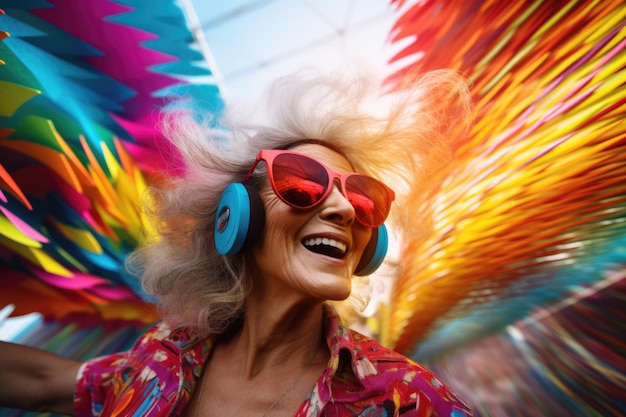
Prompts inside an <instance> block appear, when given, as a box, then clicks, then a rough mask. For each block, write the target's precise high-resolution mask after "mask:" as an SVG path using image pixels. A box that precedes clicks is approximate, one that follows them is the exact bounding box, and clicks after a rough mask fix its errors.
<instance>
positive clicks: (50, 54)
mask: <svg viewBox="0 0 626 417" xmlns="http://www.w3.org/2000/svg"><path fill="white" fill-rule="evenodd" d="M1 8H2V10H0V60H1V61H0V64H1V65H0V97H2V99H1V100H0V259H1V260H2V263H1V264H0V285H1V286H2V291H1V292H0V307H3V306H5V305H8V304H15V311H14V314H15V315H22V314H26V313H30V312H32V311H36V312H39V313H41V314H42V317H43V320H41V321H40V322H35V323H34V324H33V325H32V326H31V327H30V328H29V329H28V331H27V332H26V333H25V334H23V335H21V336H20V338H19V340H18V341H21V342H23V343H27V344H34V345H38V346H41V347H45V348H49V349H50V350H54V351H57V352H58V353H62V354H66V355H68V356H74V357H93V356H94V355H95V354H102V353H105V352H110V351H113V350H118V349H119V348H120V347H123V346H126V345H127V344H128V343H129V342H131V341H132V340H133V339H134V337H135V336H136V334H137V332H139V331H140V330H141V329H142V328H143V326H145V325H146V324H147V323H150V322H151V321H153V320H154V319H155V317H156V315H155V313H154V311H153V308H152V306H151V304H150V302H149V301H150V300H147V299H144V298H145V297H143V292H142V290H141V289H140V288H139V286H138V283H137V281H136V279H135V278H133V277H130V276H129V275H128V274H127V273H126V272H125V270H124V259H125V257H126V255H127V254H128V253H129V251H130V250H132V249H133V248H134V247H135V246H136V245H137V244H138V242H139V241H140V240H141V239H143V238H144V230H146V229H147V230H148V234H149V225H148V223H146V221H145V220H146V219H144V218H142V214H141V213H140V209H139V206H140V200H141V199H142V198H143V196H142V193H143V191H144V190H145V188H146V186H147V184H149V183H150V182H151V181H156V180H158V176H159V175H175V174H176V171H175V169H179V168H180V166H181V164H180V161H179V160H178V159H177V158H178V156H177V154H176V153H174V152H173V151H172V150H171V149H170V148H169V147H168V145H167V143H166V141H165V140H164V138H162V137H161V135H160V134H159V133H158V132H157V131H156V129H155V123H156V121H157V117H158V111H159V109H160V108H162V107H163V106H164V105H166V104H167V103H169V102H171V101H172V100H177V99H182V98H185V97H187V96H189V95H193V96H194V99H196V101H197V102H198V103H200V104H203V105H204V106H205V110H206V111H207V112H212V113H215V114H217V113H219V112H220V111H221V109H222V107H223V102H222V99H221V97H220V92H219V89H218V87H217V84H216V81H215V77H214V76H213V72H212V70H211V69H209V68H208V67H207V64H206V59H205V57H204V56H203V55H202V54H201V53H200V52H199V48H198V45H196V44H194V39H193V37H192V35H191V33H190V31H189V29H188V28H187V20H186V16H185V15H184V13H183V10H182V9H181V8H180V5H179V4H178V3H177V2H174V1H170V0H168V1H166V0H150V1H141V0H135V1H109V0H90V1H88V2H85V1H82V0H65V1H63V0H55V1H43V0H9V1H4V2H3V3H2V6H1ZM105 330H106V331H105ZM104 334H106V336H104ZM52 335H54V338H53V337H52ZM100 342H101V343H100Z"/></svg>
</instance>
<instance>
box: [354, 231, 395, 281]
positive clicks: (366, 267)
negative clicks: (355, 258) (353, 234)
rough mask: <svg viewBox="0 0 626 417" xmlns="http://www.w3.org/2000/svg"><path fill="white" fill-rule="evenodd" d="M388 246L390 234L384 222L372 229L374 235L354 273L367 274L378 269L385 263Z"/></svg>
mask: <svg viewBox="0 0 626 417" xmlns="http://www.w3.org/2000/svg"><path fill="white" fill-rule="evenodd" d="M388 247H389V234H388V233H387V227H386V226H385V225H384V224H383V225H381V226H379V227H378V228H377V229H372V237H371V238H370V241H369V242H368V243H367V246H366V247H365V250H364V251H363V255H362V256H361V260H360V261H359V264H358V265H357V267H356V271H355V272H354V275H359V276H365V275H370V274H372V273H373V272H374V271H376V270H377V269H378V267H379V266H380V265H381V264H382V263H383V260H385V255H386V254H387V248H388Z"/></svg>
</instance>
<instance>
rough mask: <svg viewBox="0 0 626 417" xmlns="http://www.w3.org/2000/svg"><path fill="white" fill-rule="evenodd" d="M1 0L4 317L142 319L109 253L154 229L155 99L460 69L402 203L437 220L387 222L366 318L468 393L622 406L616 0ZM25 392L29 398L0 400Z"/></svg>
mask: <svg viewBox="0 0 626 417" xmlns="http://www.w3.org/2000/svg"><path fill="white" fill-rule="evenodd" d="M0 10H1V11H2V12H1V13H0V98H1V100H0V261H1V262H0V339H2V340H10V341H14V342H17V343H23V344H28V345H33V346H39V347H42V348H45V349H48V350H51V351H54V352H57V353H59V354H62V355H65V356H68V357H75V358H83V359H85V358H89V357H93V356H96V355H101V354H106V353H109V352H114V351H119V350H123V349H127V348H128V347H129V346H130V345H131V344H132V342H133V341H134V339H135V338H136V337H137V335H138V334H140V333H141V331H142V330H143V329H144V328H145V326H147V325H149V323H151V322H152V321H153V320H155V319H156V315H155V313H154V309H153V306H152V300H150V299H149V298H147V297H146V296H145V294H143V293H142V291H141V289H140V288H138V285H137V282H136V280H135V279H134V278H132V277H130V276H129V275H128V273H127V272H126V271H125V270H124V267H123V261H124V258H125V256H126V255H127V254H128V253H129V252H130V251H131V250H132V249H133V248H134V247H135V246H136V245H137V244H138V243H139V242H140V240H141V239H142V236H144V234H148V235H149V234H150V228H149V226H148V225H147V223H146V222H145V218H144V217H143V214H142V213H141V211H140V210H139V200H140V196H141V194H142V192H143V191H144V190H145V189H146V187H147V186H148V185H149V184H150V183H151V182H154V181H159V180H160V178H161V176H162V175H176V173H175V172H172V166H173V165H175V164H176V162H177V161H172V160H171V159H170V160H165V159H164V157H163V152H162V151H163V149H167V148H165V146H167V145H166V141H165V140H164V138H163V137H162V136H161V135H160V133H159V132H158V131H156V130H155V128H154V122H155V120H156V115H157V114H158V111H157V110H158V108H160V107H162V106H163V105H164V104H167V103H168V102H169V101H170V100H172V99H176V98H181V97H187V96H189V95H192V96H193V97H194V98H195V99H196V102H197V105H198V106H200V107H201V108H203V109H204V111H206V112H208V113H214V114H219V112H220V111H221V110H222V109H223V107H224V105H225V104H226V103H229V104H231V103H232V104H245V105H253V104H254V103H256V102H257V101H258V100H259V97H260V96H261V94H262V91H263V88H264V87H265V85H267V83H268V82H269V81H271V80H272V79H274V78H276V77H278V76H281V75H286V74H289V73H291V72H292V71H294V70H295V69H298V68H301V67H304V66H315V67H317V68H320V69H322V70H324V71H337V70H341V69H342V68H347V67H346V65H349V66H350V67H352V66H359V65H367V66H369V67H372V68H374V69H375V70H377V71H380V72H381V73H382V74H383V75H384V76H385V77H386V80H387V83H388V85H389V86H392V87H393V86H394V82H395V80H396V77H398V76H399V75H401V74H402V73H403V72H404V71H407V70H419V71H422V72H426V71H429V70H434V69H438V68H452V69H455V70H457V71H459V72H461V73H462V74H463V75H464V76H465V77H466V78H467V80H468V85H469V87H470V90H471V93H472V95H473V98H474V102H475V105H476V122H475V125H474V127H473V129H472V131H471V132H470V134H469V137H468V140H467V142H466V143H464V144H462V145H460V146H459V147H458V148H457V149H455V152H456V156H457V158H456V161H455V162H454V163H453V164H452V165H451V166H450V167H448V169H446V171H445V172H442V173H441V176H442V181H441V183H440V184H439V185H438V188H437V189H436V192H435V193H434V194H428V195H423V196H419V197H418V198H417V199H416V201H415V202H414V204H415V212H416V213H419V214H420V215H423V214H425V213H426V214H428V215H430V216H432V218H433V219H434V228H433V231H432V233H431V234H430V235H428V236H410V235H408V236H403V240H402V242H401V245H399V247H398V248H397V253H396V254H395V256H397V257H399V259H400V261H401V263H402V265H403V268H402V270H401V273H400V274H399V275H398V276H394V277H393V280H387V281H384V280H382V281H381V282H385V284H384V285H385V287H386V288H385V291H384V297H382V298H379V299H376V301H375V303H374V304H373V305H372V306H370V308H368V310H367V315H366V316H365V317H363V322H362V323H361V328H363V329H364V330H365V331H367V332H369V333H370V334H372V335H374V336H375V337H377V338H378V339H379V340H380V341H381V342H382V343H383V344H385V345H387V346H390V347H392V348H394V349H396V350H398V351H400V352H402V353H404V354H406V355H408V356H410V357H412V358H414V359H415V360H417V361H420V362H422V363H424V364H426V365H427V366H428V367H430V368H431V369H433V370H434V371H435V372H436V373H437V374H438V375H439V376H440V377H441V378H442V379H443V380H444V381H445V382H446V383H448V384H449V385H451V386H452V387H453V388H454V390H455V391H457V392H458V393H459V394H460V395H461V396H462V397H463V398H465V399H467V400H468V401H469V402H470V405H471V406H472V407H473V409H474V412H475V415H477V416H503V417H506V416H520V417H521V416H557V417H560V416H581V417H582V416H622V415H626V360H625V359H626V342H624V334H626V308H625V306H626V304H625V301H626V281H625V280H624V277H625V276H626V181H624V178H626V124H625V123H624V119H625V117H626V114H625V110H626V36H625V35H626V3H624V2H623V1H612V0H606V1H602V2H594V1H586V0H557V1H550V2H542V1H516V2H493V1H486V0H475V1H461V0H426V1H421V0H420V1H417V0H391V1H387V0H358V1H357V0H335V1H330V0H328V1H326V0H315V1H314V0H308V1H304V0H289V1H288V0H258V1H254V0H249V1H235V0H233V1H228V2H224V1H217V0H211V1H201V0H186V1H175V0H150V1H148V0H115V1H113V0H92V1H90V2H84V1H80V0H28V1H24V0H3V1H2V3H1V4H0ZM410 151H411V150H410V149H407V152H410ZM375 278H376V277H375ZM385 278H387V277H385ZM0 381H1V380H0ZM2 383H6V382H2ZM0 389H1V386H0ZM18 415H20V416H21V415H36V414H35V413H22V412H20V411H17V410H8V409H0V416H18Z"/></svg>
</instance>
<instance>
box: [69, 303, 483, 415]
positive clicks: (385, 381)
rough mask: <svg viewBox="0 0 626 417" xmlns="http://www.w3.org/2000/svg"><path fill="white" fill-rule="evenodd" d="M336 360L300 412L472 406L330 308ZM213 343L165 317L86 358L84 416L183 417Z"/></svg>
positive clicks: (81, 381) (464, 411)
mask: <svg viewBox="0 0 626 417" xmlns="http://www.w3.org/2000/svg"><path fill="white" fill-rule="evenodd" d="M325 314H326V336H327V341H328V346H329V349H330V360H329V361H328V365H327V367H326V369H325V370H324V372H323V373H322V375H321V376H320V378H319V379H318V381H317V383H316V385H315V387H314V388H313V390H312V391H311V393H310V394H309V395H308V397H307V398H306V399H305V401H304V402H303V403H302V405H301V406H300V409H299V410H298V412H297V413H296V414H295V417H313V416H324V417H349V416H362V417H366V416H372V417H373V416H376V417H381V416H389V417H391V416H406V417H409V416H410V417H428V416H430V417H466V416H471V415H472V414H471V411H470V410H469V408H468V407H467V405H466V404H465V403H464V402H463V401H462V400H460V399H459V398H458V397H457V396H456V395H455V394H454V393H453V392H452V391H451V390H450V389H449V388H448V387H447V386H446V385H445V384H444V383H443V382H441V380H439V379H438V378H437V377H436V376H435V375H433V374H432V373H431V372H430V371H428V370H426V369H425V368H424V367H422V366H421V365H419V364H417V363H415V362H414V361H412V360H410V359H407V358H406V357H404V356H402V355H400V354H398V353H396V352H394V351H392V350H390V349H387V348H385V347H383V346H382V345H380V344H379V343H378V342H376V341H375V340H374V339H372V338H369V337H366V336H364V335H362V334H360V333H358V332H356V331H354V330H351V329H349V328H347V327H346V326H344V325H343V324H341V322H340V320H339V317H338V315H337V313H336V312H335V311H334V310H333V309H331V308H326V311H325ZM213 346H214V339H213V338H208V339H205V340H197V339H193V338H191V337H189V332H188V331H186V330H185V329H171V328H170V327H168V326H167V325H166V324H164V323H162V322H160V323H157V324H156V325H155V326H153V327H152V328H150V329H149V330H148V331H147V332H146V333H145V334H144V335H143V336H141V337H140V338H139V339H138V340H137V342H136V343H135V344H134V346H133V347H132V348H131V349H130V350H129V351H128V352H124V353H117V354H113V355H108V356H104V357H100V358H96V359H93V360H91V361H88V362H86V363H85V364H84V365H83V366H82V367H81V370H80V372H79V374H78V377H77V383H76V393H75V397H74V409H75V415H76V416H77V417H85V416H107V417H116V416H123V417H130V416H133V417H148V416H150V417H157V416H179V415H181V414H182V412H183V410H184V408H185V406H186V405H187V403H188V402H189V400H190V399H191V395H192V393H193V390H194V387H195V386H196V383H197V382H198V380H199V377H200V375H201V374H202V369H203V367H204V365H205V363H206V360H207V358H208V357H209V354H210V352H211V349H212V348H213Z"/></svg>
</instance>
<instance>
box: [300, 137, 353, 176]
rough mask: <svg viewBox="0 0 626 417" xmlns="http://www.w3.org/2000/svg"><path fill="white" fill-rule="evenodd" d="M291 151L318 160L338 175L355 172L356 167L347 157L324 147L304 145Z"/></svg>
mask: <svg viewBox="0 0 626 417" xmlns="http://www.w3.org/2000/svg"><path fill="white" fill-rule="evenodd" d="M291 150H293V151H295V152H299V153H302V154H304V155H307V156H310V157H311V158H314V159H317V160H318V161H320V162H321V163H323V164H324V165H327V166H328V167H329V168H331V169H332V170H334V171H337V172H338V173H342V172H352V171H354V167H353V166H352V164H350V161H348V159H347V158H346V157H345V156H343V155H342V154H340V153H339V152H336V151H334V150H332V149H330V148H327V147H325V146H323V145H317V144H313V143H304V144H302V145H298V146H294V147H293V148H291Z"/></svg>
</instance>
